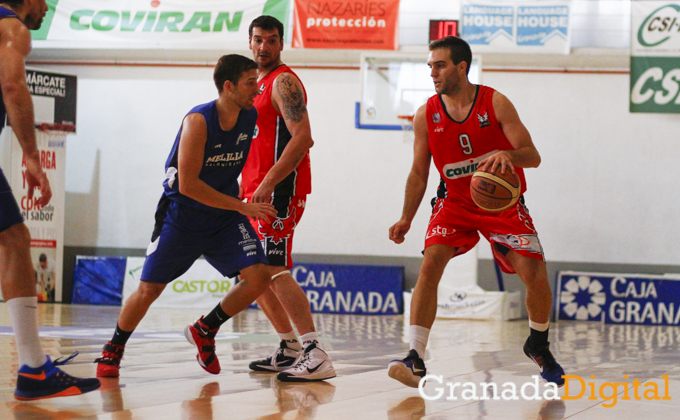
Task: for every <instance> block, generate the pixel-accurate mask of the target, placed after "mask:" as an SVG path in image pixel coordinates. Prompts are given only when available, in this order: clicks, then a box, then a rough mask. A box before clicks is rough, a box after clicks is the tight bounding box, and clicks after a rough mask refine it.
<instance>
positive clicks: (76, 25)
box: [32, 0, 290, 49]
mask: <svg viewBox="0 0 680 420" xmlns="http://www.w3.org/2000/svg"><path fill="white" fill-rule="evenodd" d="M47 3H48V5H49V6H50V11H49V13H48V15H47V16H46V17H45V20H44V22H43V26H42V27H41V28H40V30H38V31H33V34H32V35H33V40H34V42H33V45H34V47H36V48H97V49H101V48H105V49H106V48H112V49H116V48H125V49H130V48H166V49H186V48H191V49H196V48H199V49H220V48H221V49H223V48H225V47H227V46H228V48H229V49H247V48H248V26H249V25H250V22H251V21H252V20H253V19H255V18H256V17H258V16H260V15H263V14H266V15H270V16H274V17H276V18H278V19H279V20H280V21H281V22H283V23H284V25H285V24H287V20H288V10H289V6H290V0H194V1H190V2H189V1H179V0H162V1H159V0H154V1H145V2H140V1H133V0H98V1H95V2H93V1H88V0H48V2H47Z"/></svg>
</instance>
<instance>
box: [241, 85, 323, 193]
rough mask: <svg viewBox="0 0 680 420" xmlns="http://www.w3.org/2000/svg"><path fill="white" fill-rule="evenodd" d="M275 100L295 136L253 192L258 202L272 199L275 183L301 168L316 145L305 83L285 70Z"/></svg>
mask: <svg viewBox="0 0 680 420" xmlns="http://www.w3.org/2000/svg"><path fill="white" fill-rule="evenodd" d="M272 103H273V104H274V107H276V108H278V110H279V112H280V113H281V115H283V120H284V121H285V123H286V127H287V128H288V131H289V132H290V134H291V136H292V138H291V139H290V141H289V142H288V144H287V145H286V148H285V149H284V150H283V153H282V154H281V157H280V158H279V160H278V161H277V162H276V163H275V164H274V166H272V168H271V169H270V170H269V172H268V173H267V175H266V176H265V177H264V179H263V180H262V183H261V184H260V186H259V187H258V188H257V190H255V192H254V193H253V197H252V201H253V202H254V203H262V202H269V200H270V198H271V195H272V193H273V192H274V187H276V185H277V184H278V183H279V182H281V181H283V180H284V179H285V178H286V177H287V176H288V175H289V174H290V173H291V172H293V171H294V170H295V168H297V166H298V165H299V164H300V162H301V161H302V159H303V158H304V157H305V155H306V154H307V151H308V150H309V149H310V147H312V146H313V145H314V140H312V129H311V127H310V125H309V114H308V113H307V105H306V104H305V91H304V89H303V88H302V84H301V83H300V81H299V80H298V79H297V77H295V76H293V75H292V74H290V73H281V74H280V75H278V76H277V77H276V80H275V81H274V87H273V89H272Z"/></svg>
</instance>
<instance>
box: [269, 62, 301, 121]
mask: <svg viewBox="0 0 680 420" xmlns="http://www.w3.org/2000/svg"><path fill="white" fill-rule="evenodd" d="M293 77H294V76H291V75H289V74H282V75H281V77H279V78H278V81H277V82H276V87H277V88H278V90H279V94H280V95H281V100H282V101H283V116H284V117H285V118H286V119H287V120H291V121H293V122H296V123H297V122H300V121H302V117H303V116H304V115H305V114H306V113H307V105H305V95H304V94H303V93H302V91H301V90H300V88H299V86H298V85H297V84H295V83H294V82H293V80H292V78H293Z"/></svg>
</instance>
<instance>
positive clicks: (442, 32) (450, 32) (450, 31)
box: [430, 20, 458, 42]
mask: <svg viewBox="0 0 680 420" xmlns="http://www.w3.org/2000/svg"><path fill="white" fill-rule="evenodd" d="M445 36H458V21H457V20H431V21H430V42H432V41H436V40H438V39H441V38H444V37H445Z"/></svg>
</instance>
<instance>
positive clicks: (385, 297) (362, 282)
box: [123, 257, 404, 315]
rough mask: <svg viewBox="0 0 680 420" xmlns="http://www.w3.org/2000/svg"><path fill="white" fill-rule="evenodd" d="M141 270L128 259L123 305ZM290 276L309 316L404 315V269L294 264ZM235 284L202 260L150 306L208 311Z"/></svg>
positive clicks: (137, 260)
mask: <svg viewBox="0 0 680 420" xmlns="http://www.w3.org/2000/svg"><path fill="white" fill-rule="evenodd" d="M143 265H144V258H143V257H128V258H127V266H126V268H125V280H124V283H123V302H124V301H125V300H126V299H127V298H128V297H129V296H130V295H131V294H132V293H133V292H134V291H135V290H137V287H138V285H139V276H140V274H141V272H142V267H143ZM291 275H292V276H293V278H294V279H295V280H296V281H297V282H298V284H299V285H300V287H302V290H304V291H305V293H306V294H307V298H308V299H309V304H310V307H311V309H312V312H322V313H334V314H376V315H394V314H400V313H401V312H402V311H403V304H402V290H403V284H404V269H403V267H383V266H362V265H358V266H357V265H330V264H295V266H294V267H293V269H291ZM235 284H236V279H231V278H226V277H222V275H220V273H219V272H218V271H217V270H215V269H214V268H213V267H212V266H211V265H210V264H208V262H207V261H205V260H203V259H200V260H197V261H196V262H195V263H194V265H193V266H191V268H190V269H189V271H187V272H186V273H185V274H183V275H182V276H180V277H179V278H178V279H177V280H175V281H173V282H172V283H170V284H169V285H168V286H167V287H166V288H165V291H164V292H163V294H161V296H160V297H159V298H158V300H157V301H156V302H154V305H155V306H158V307H161V308H202V309H210V308H212V307H214V306H215V305H217V303H218V302H219V301H220V300H221V299H222V297H224V295H225V294H226V293H227V292H228V291H229V290H230V289H231V288H232V287H233V286H234V285H235ZM253 307H254V308H256V307H257V306H256V305H253Z"/></svg>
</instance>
